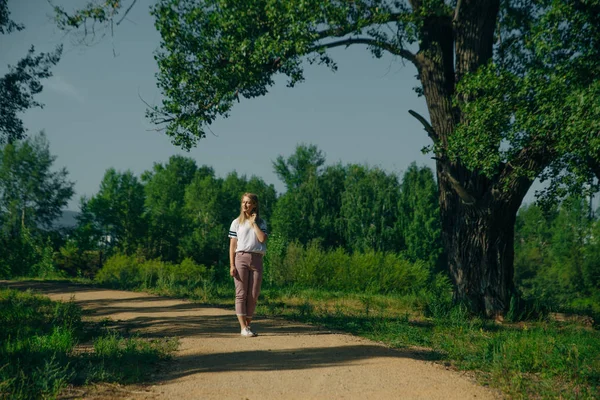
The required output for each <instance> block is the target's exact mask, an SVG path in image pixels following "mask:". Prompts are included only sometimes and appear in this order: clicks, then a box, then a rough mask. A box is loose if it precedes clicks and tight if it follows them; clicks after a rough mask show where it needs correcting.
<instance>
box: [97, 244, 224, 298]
mask: <svg viewBox="0 0 600 400" xmlns="http://www.w3.org/2000/svg"><path fill="white" fill-rule="evenodd" d="M213 275H214V271H213V270H210V269H208V268H207V267H206V266H204V265H199V264H196V263H195V262H194V261H193V260H192V259H191V258H186V259H184V260H183V261H182V262H181V263H180V264H171V263H168V262H164V261H161V260H143V259H139V258H137V257H135V256H126V255H122V254H116V255H114V256H112V257H110V258H109V259H108V260H107V261H106V263H105V264H104V266H103V267H102V269H100V271H98V274H97V275H96V282H98V283H100V284H104V285H109V286H111V287H117V288H122V289H133V288H143V289H159V290H166V291H169V292H171V293H172V294H175V295H187V294H192V293H194V292H195V291H196V290H197V289H198V288H205V287H206V285H207V284H208V283H209V282H212V280H213V279H214V276H213Z"/></svg>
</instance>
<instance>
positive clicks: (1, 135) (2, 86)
mask: <svg viewBox="0 0 600 400" xmlns="http://www.w3.org/2000/svg"><path fill="white" fill-rule="evenodd" d="M7 2H8V1H7V0H0V34H6V33H11V32H13V31H20V30H23V29H24V28H25V27H24V26H23V25H21V24H17V23H15V22H14V21H12V20H11V19H10V11H9V10H8V5H7ZM61 54H62V45H60V46H58V47H57V48H56V50H55V51H53V52H51V53H40V54H37V55H36V54H35V48H34V47H33V46H31V47H30V48H29V50H28V51H27V55H26V56H25V57H23V58H22V59H21V60H19V62H18V63H17V65H15V66H10V65H9V72H8V73H6V75H4V76H2V77H0V145H4V144H6V143H12V142H14V141H17V140H22V139H24V138H25V132H26V129H25V127H24V126H23V121H21V119H20V118H19V117H18V116H17V115H18V114H19V113H22V112H24V111H26V110H29V109H30V108H34V107H43V105H42V104H41V103H39V102H38V101H36V100H35V96H36V95H38V94H39V93H41V91H42V89H43V86H42V83H41V80H43V79H46V78H49V77H51V76H52V72H50V69H51V68H52V67H53V66H54V65H56V64H57V63H58V61H59V60H60V56H61Z"/></svg>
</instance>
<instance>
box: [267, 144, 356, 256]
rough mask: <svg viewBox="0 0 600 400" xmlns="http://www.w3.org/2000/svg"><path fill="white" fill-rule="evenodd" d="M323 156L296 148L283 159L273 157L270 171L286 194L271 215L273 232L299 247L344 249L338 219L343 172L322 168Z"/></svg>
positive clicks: (308, 148)
mask: <svg viewBox="0 0 600 400" xmlns="http://www.w3.org/2000/svg"><path fill="white" fill-rule="evenodd" d="M324 163H325V156H324V155H323V153H322V152H321V151H320V150H319V149H318V148H317V147H316V146H315V145H298V146H297V147H296V150H295V152H294V153H293V154H292V155H290V156H289V157H288V158H287V159H286V158H284V157H283V156H279V157H277V161H276V162H274V163H273V169H274V171H275V173H276V174H277V176H278V177H279V179H280V180H281V181H282V182H283V183H284V184H285V185H286V187H287V189H288V190H287V192H286V193H285V194H283V195H282V196H281V197H280V198H279V200H278V201H277V207H276V208H275V210H274V212H273V231H274V232H277V233H278V234H280V235H282V237H283V238H284V240H287V241H294V240H298V241H300V242H301V243H303V244H306V243H308V242H309V241H311V240H313V239H318V240H320V241H321V242H322V245H323V246H325V247H327V248H331V247H337V246H345V240H344V236H343V234H342V233H341V230H340V229H341V226H340V224H339V215H340V207H341V196H342V192H343V190H344V180H345V177H346V170H345V168H344V167H342V166H341V165H337V166H328V167H325V168H323V165H324Z"/></svg>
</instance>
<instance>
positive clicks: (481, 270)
mask: <svg viewBox="0 0 600 400" xmlns="http://www.w3.org/2000/svg"><path fill="white" fill-rule="evenodd" d="M444 180H445V178H444V177H443V176H442V182H441V186H447V184H445V183H444ZM530 187H531V181H529V180H526V179H521V180H519V181H518V182H517V184H515V185H513V186H512V187H510V188H508V189H506V190H505V191H504V192H501V191H500V189H499V188H498V187H496V186H495V185H494V186H491V187H490V189H489V191H488V193H486V195H485V196H484V197H483V198H482V199H480V200H478V202H477V203H476V204H474V205H466V204H464V202H462V200H461V199H460V198H459V197H458V196H456V195H454V194H453V195H443V196H440V214H441V220H442V240H443V243H444V247H445V249H446V253H447V257H448V268H449V271H450V274H451V276H452V279H453V281H454V284H455V292H454V297H455V300H457V301H458V302H462V303H465V304H466V305H467V306H468V307H469V309H470V310H471V311H472V312H474V313H477V314H481V315H487V316H488V317H499V316H502V315H504V314H505V312H506V311H508V308H509V305H510V300H511V297H513V296H514V295H515V293H516V292H515V286H514V282H513V278H514V267H513V262H514V228H515V220H516V215H517V211H518V209H519V207H520V205H521V202H522V201H523V198H524V197H525V194H526V193H527V191H528V190H529V188H530ZM446 194H448V193H447V192H446Z"/></svg>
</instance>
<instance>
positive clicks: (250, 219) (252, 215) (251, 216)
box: [248, 213, 256, 224]
mask: <svg viewBox="0 0 600 400" xmlns="http://www.w3.org/2000/svg"><path fill="white" fill-rule="evenodd" d="M248 221H250V224H254V223H255V222H256V213H252V214H251V215H250V218H248Z"/></svg>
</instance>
